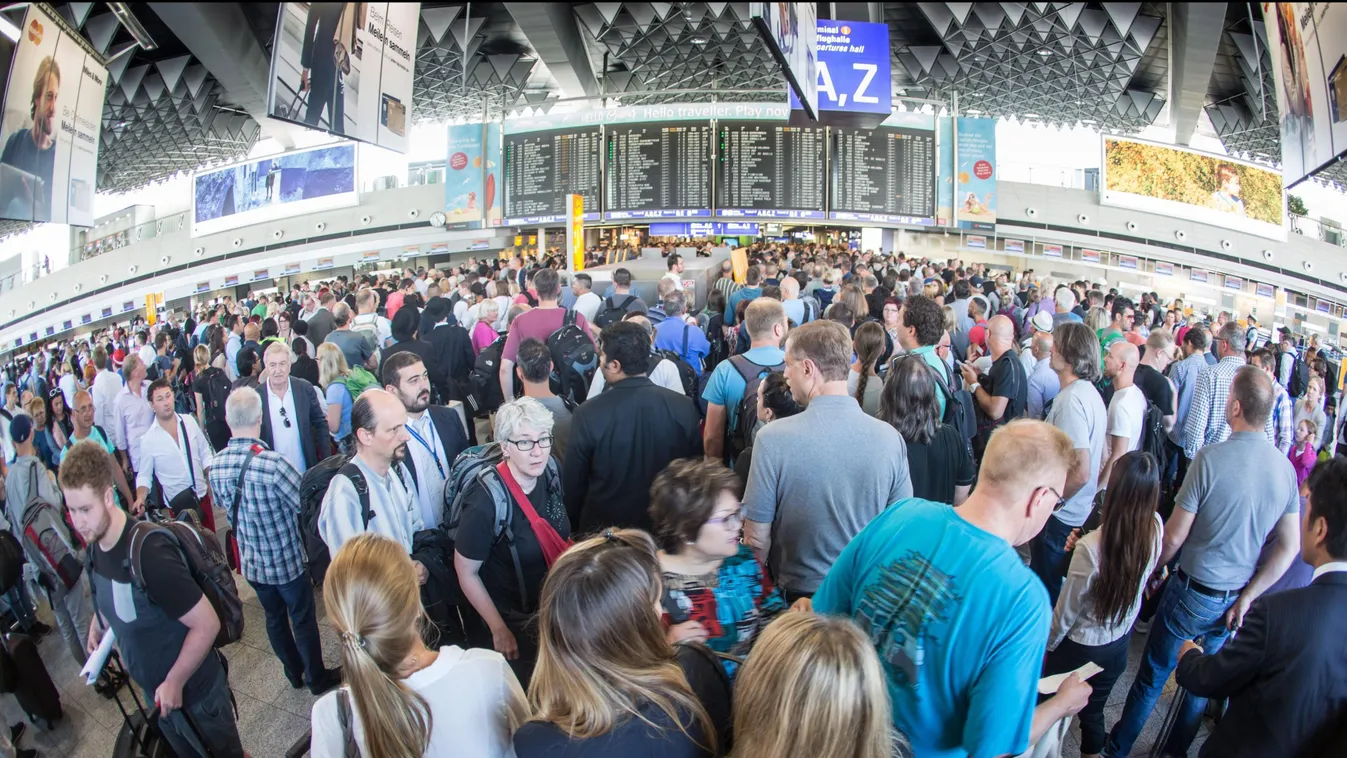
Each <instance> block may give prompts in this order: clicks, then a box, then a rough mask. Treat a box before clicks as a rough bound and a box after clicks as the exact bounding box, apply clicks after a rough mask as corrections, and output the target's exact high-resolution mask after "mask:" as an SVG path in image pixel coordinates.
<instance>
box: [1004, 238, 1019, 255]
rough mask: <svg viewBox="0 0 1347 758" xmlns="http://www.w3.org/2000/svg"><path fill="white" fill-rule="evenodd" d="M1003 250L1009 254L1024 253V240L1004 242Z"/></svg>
mask: <svg viewBox="0 0 1347 758" xmlns="http://www.w3.org/2000/svg"><path fill="white" fill-rule="evenodd" d="M1002 248H1003V249H1004V250H1005V251H1006V252H1007V253H1022V252H1024V240H1002Z"/></svg>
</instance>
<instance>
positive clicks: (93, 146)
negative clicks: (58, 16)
mask: <svg viewBox="0 0 1347 758" xmlns="http://www.w3.org/2000/svg"><path fill="white" fill-rule="evenodd" d="M0 40H3V42H0V60H4V61H7V62H9V76H8V86H7V88H6V89H5V107H4V115H3V117H2V118H0V144H2V145H3V146H4V147H3V148H0V218H6V219H12V220H16V221H54V222H57V223H66V224H72V225H75V226H93V223H94V191H95V189H96V188H97V181H98V140H99V135H100V132H101V128H102V123H103V93H104V92H105V91H106V89H107V79H108V72H107V69H105V68H103V67H102V66H101V65H99V63H98V59H97V58H96V57H95V56H94V55H92V54H90V53H89V52H88V51H87V50H86V49H85V46H84V44H83V43H82V40H80V39H79V38H78V37H75V36H71V35H68V34H66V33H65V32H64V31H63V29H62V27H61V26H58V25H57V23H56V21H54V20H53V19H52V18H51V17H50V16H48V15H47V13H46V12H45V11H44V10H42V7H41V6H40V5H38V4H37V3H33V4H30V5H29V6H28V9H27V11H26V13H25V15H24V18H23V28H22V29H21V30H20V35H19V40H18V43H17V44H14V45H12V50H13V53H12V55H10V54H9V52H8V51H7V50H6V48H9V47H10V46H11V43H10V41H9V38H8V37H0Z"/></svg>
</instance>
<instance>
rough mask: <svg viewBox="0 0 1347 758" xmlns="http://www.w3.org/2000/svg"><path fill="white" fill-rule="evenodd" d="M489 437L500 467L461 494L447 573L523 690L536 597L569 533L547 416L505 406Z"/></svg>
mask: <svg viewBox="0 0 1347 758" xmlns="http://www.w3.org/2000/svg"><path fill="white" fill-rule="evenodd" d="M495 434H496V439H497V440H498V443H496V444H498V445H499V448H498V449H499V451H500V457H499V458H498V459H497V460H498V461H499V462H498V463H496V464H495V465H494V466H488V467H486V468H484V469H483V472H482V475H481V476H479V477H477V478H476V479H474V480H473V481H472V483H470V484H469V485H468V486H467V488H466V489H465V490H464V493H463V511H462V515H461V516H460V518H459V523H458V531H457V532H456V533H455V535H454V569H455V570H456V571H457V573H458V582H459V586H460V587H461V588H462V590H463V596H464V597H466V598H467V599H468V602H470V603H471V604H472V607H473V608H474V609H475V610H476V611H477V613H478V614H479V615H480V616H481V618H482V621H484V622H485V623H486V626H487V628H488V629H489V630H490V632H491V639H490V641H489V644H490V646H491V647H492V648H494V649H495V650H496V651H497V652H499V653H500V654H502V655H504V656H505V658H506V659H507V660H509V661H510V667H511V668H513V669H514V672H515V676H517V677H518V678H519V681H520V683H521V684H523V685H524V686H525V687H527V686H528V682H529V679H530V677H531V676H532V674H533V664H534V662H535V661H536V660H537V657H538V636H537V635H538V631H537V624H535V623H533V619H534V615H535V614H536V612H537V609H538V595H539V593H540V592H541V590H542V585H543V578H544V577H545V576H546V575H547V569H548V567H549V566H550V565H551V563H552V561H554V560H556V558H557V556H558V555H559V554H560V552H561V550H562V549H564V546H565V545H566V544H568V539H569V537H570V531H571V526H570V520H569V518H568V517H567V515H566V508H565V505H564V504H563V502H562V499H561V473H560V470H559V469H558V467H557V463H556V459H554V458H553V457H552V456H551V452H552V413H551V411H549V410H547V408H546V407H544V406H543V404H542V403H540V402H538V401H537V400H534V399H533V398H531V397H522V398H520V399H518V400H515V401H513V402H509V403H505V404H503V405H502V406H501V407H500V409H499V410H497V411H496V421H495ZM498 513H500V514H504V516H505V517H504V518H498V517H497V514H498ZM501 521H505V522H506V523H505V524H504V526H502V525H501ZM469 642H471V643H472V644H474V645H480V646H482V647H485V646H486V645H487V644H488V641H487V640H485V639H478V640H471V639H470V640H469Z"/></svg>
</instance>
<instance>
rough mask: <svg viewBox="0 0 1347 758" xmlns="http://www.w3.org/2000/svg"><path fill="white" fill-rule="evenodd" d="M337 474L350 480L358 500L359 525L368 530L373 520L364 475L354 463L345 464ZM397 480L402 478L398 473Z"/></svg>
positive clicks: (367, 486)
mask: <svg viewBox="0 0 1347 758" xmlns="http://www.w3.org/2000/svg"><path fill="white" fill-rule="evenodd" d="M337 473H338V474H341V475H342V476H345V477H346V478H347V479H350V480H351V486H353V487H355V494H356V497H359V498H360V523H361V524H362V525H363V526H364V527H365V528H366V529H368V528H369V522H370V521H371V520H373V519H374V511H373V510H371V508H370V496H369V482H368V481H366V480H365V474H364V472H363V471H361V470H360V467H359V466H357V465H356V464H354V463H346V464H344V465H343V466H342V467H341V468H340V469H337ZM398 478H399V479H401V478H402V473H401V472H399V473H398Z"/></svg>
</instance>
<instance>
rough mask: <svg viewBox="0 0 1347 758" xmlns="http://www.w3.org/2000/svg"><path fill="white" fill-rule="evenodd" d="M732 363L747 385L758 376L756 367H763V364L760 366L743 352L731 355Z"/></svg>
mask: <svg viewBox="0 0 1347 758" xmlns="http://www.w3.org/2000/svg"><path fill="white" fill-rule="evenodd" d="M730 365H731V366H734V370H735V371H738V372H739V376H740V378H742V379H743V380H744V386H745V387H747V386H748V383H749V382H751V381H753V380H754V379H756V378H757V376H758V374H757V372H756V371H754V369H755V368H761V366H758V364H756V363H754V362H753V361H750V360H749V359H747V358H745V357H744V356H743V355H742V354H740V355H731V356H730Z"/></svg>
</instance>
